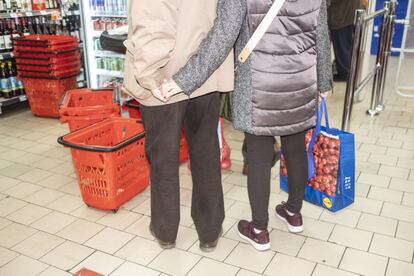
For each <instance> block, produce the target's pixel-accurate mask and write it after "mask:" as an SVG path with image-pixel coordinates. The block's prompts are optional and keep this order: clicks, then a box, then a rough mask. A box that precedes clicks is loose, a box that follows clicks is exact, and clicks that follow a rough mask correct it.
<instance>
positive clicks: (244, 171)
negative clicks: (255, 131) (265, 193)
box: [242, 138, 248, 175]
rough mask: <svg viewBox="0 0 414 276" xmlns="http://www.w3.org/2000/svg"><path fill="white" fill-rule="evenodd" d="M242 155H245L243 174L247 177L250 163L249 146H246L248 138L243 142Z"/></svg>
mask: <svg viewBox="0 0 414 276" xmlns="http://www.w3.org/2000/svg"><path fill="white" fill-rule="evenodd" d="M242 155H243V170H242V174H244V175H247V173H248V162H247V145H246V138H244V140H243V146H242Z"/></svg>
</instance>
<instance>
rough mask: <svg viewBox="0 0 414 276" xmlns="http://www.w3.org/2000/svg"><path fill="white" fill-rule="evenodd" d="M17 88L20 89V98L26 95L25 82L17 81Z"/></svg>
mask: <svg viewBox="0 0 414 276" xmlns="http://www.w3.org/2000/svg"><path fill="white" fill-rule="evenodd" d="M17 86H18V88H19V96H21V95H24V94H26V91H25V90H24V86H23V82H22V81H21V80H18V81H17Z"/></svg>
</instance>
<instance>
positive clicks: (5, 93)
mask: <svg viewBox="0 0 414 276" xmlns="http://www.w3.org/2000/svg"><path fill="white" fill-rule="evenodd" d="M0 88H1V94H2V97H3V98H6V99H10V98H12V93H11V84H10V79H9V75H8V73H7V70H6V64H5V63H4V62H3V63H1V65H0Z"/></svg>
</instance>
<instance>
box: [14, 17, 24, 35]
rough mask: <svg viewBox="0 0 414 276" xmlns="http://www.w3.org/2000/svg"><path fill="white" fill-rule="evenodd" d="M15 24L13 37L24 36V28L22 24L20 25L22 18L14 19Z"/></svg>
mask: <svg viewBox="0 0 414 276" xmlns="http://www.w3.org/2000/svg"><path fill="white" fill-rule="evenodd" d="M12 23H13V25H12V28H13V37H21V36H23V29H22V26H21V25H20V20H19V18H15V19H14V21H12Z"/></svg>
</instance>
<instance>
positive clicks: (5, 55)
mask: <svg viewBox="0 0 414 276" xmlns="http://www.w3.org/2000/svg"><path fill="white" fill-rule="evenodd" d="M10 58H13V52H5V53H0V60H5V59H10Z"/></svg>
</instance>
